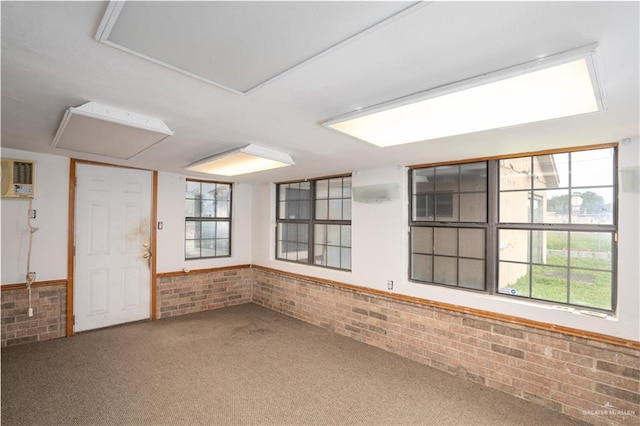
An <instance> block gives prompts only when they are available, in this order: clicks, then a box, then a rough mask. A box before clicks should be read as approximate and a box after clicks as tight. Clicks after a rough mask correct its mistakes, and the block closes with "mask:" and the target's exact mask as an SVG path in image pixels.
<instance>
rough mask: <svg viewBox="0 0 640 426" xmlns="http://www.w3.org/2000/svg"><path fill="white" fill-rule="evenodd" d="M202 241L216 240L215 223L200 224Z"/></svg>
mask: <svg viewBox="0 0 640 426" xmlns="http://www.w3.org/2000/svg"><path fill="white" fill-rule="evenodd" d="M200 229H201V233H202V234H201V235H202V237H201V238H202V239H206V238H216V223H215V222H202V223H200Z"/></svg>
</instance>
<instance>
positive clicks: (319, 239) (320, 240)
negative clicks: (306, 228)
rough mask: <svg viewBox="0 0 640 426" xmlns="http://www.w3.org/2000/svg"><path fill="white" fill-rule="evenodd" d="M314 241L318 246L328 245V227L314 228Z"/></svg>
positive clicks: (317, 226)
mask: <svg viewBox="0 0 640 426" xmlns="http://www.w3.org/2000/svg"><path fill="white" fill-rule="evenodd" d="M313 240H314V242H315V243H316V244H326V243H327V225H315V226H314V227H313Z"/></svg>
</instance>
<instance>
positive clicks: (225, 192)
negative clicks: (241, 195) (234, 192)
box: [215, 184, 231, 201]
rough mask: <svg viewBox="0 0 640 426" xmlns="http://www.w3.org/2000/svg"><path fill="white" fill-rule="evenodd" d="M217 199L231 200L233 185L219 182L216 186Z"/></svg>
mask: <svg viewBox="0 0 640 426" xmlns="http://www.w3.org/2000/svg"><path fill="white" fill-rule="evenodd" d="M215 199H216V200H224V201H228V200H231V185H222V184H218V185H217V187H216V194H215Z"/></svg>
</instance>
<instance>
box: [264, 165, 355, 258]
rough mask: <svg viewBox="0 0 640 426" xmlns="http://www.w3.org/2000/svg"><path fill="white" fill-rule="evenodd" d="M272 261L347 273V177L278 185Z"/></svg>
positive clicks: (348, 195) (348, 210)
mask: <svg viewBox="0 0 640 426" xmlns="http://www.w3.org/2000/svg"><path fill="white" fill-rule="evenodd" d="M276 192H277V200H278V203H277V207H276V209H277V212H276V217H277V230H276V258H277V259H280V260H288V261H292V262H299V263H307V264H313V265H318V266H325V267H329V268H336V269H344V270H351V176H339V177H332V178H328V179H316V180H307V181H304V182H293V183H281V184H278V185H277V186H276Z"/></svg>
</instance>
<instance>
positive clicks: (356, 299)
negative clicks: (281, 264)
mask: <svg viewBox="0 0 640 426" xmlns="http://www.w3.org/2000/svg"><path fill="white" fill-rule="evenodd" d="M254 277H255V280H256V282H255V284H254V290H253V291H254V295H253V301H254V303H257V304H259V305H262V306H265V307H267V308H269V309H272V310H275V311H277V312H281V313H283V314H286V315H290V316H292V317H295V318H298V319H301V320H303V321H306V322H309V323H312V324H316V325H318V326H321V327H324V328H327V329H329V330H332V331H334V332H336V333H339V334H343V335H346V336H349V337H351V338H354V339H356V340H359V341H362V342H364V343H367V344H370V345H373V346H377V347H380V348H382V349H384V350H387V351H390V352H394V353H397V354H398V355H401V356H403V357H406V358H410V359H412V360H415V361H417V362H420V363H423V364H426V365H429V366H432V367H435V368H437V369H440V370H444V371H447V372H449V373H452V374H458V375H461V376H463V377H466V378H467V379H469V380H472V381H475V382H478V383H481V384H484V385H486V386H488V387H491V388H496V389H499V390H501V391H503V392H506V393H509V394H511V395H515V396H517V397H520V398H523V399H526V400H529V401H532V402H535V403H537V404H541V405H544V406H546V407H548V408H549V409H552V410H556V411H561V412H563V413H565V414H567V415H570V416H572V417H576V418H579V419H581V420H584V421H586V422H589V423H593V424H597V425H600V424H603V425H604V424H640V351H639V350H638V349H634V348H630V347H625V346H618V345H614V344H609V343H603V342H599V341H594V340H590V339H586V338H583V337H576V336H571V335H566V334H562V333H557V332H553V331H546V330H543V329H538V328H535V327H530V326H526V325H519V324H512V323H507V322H504V321H499V320H495V319H490V318H484V317H481V316H477V315H473V314H469V313H464V312H457V311H452V310H447V309H442V308H439V307H434V306H429V305H426V304H420V303H411V302H407V301H401V300H396V299H394V298H390V297H385V296H383V295H374V294H368V293H365V292H359V291H357V290H353V289H349V288H342V287H341V286H333V285H330V284H326V283H322V282H316V281H314V280H313V279H307V277H295V276H291V275H289V274H286V273H283V274H281V273H278V272H274V271H270V270H265V269H261V268H254Z"/></svg>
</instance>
